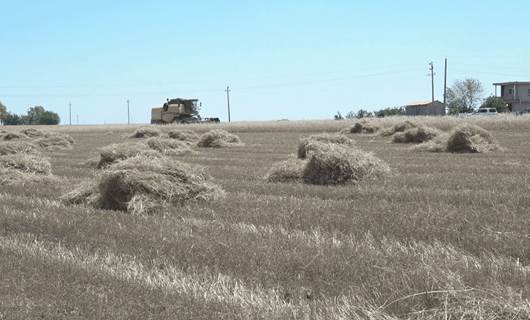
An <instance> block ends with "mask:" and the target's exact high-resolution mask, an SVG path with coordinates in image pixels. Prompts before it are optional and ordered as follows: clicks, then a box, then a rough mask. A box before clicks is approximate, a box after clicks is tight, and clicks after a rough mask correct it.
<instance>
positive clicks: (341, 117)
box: [334, 111, 344, 120]
mask: <svg viewBox="0 0 530 320" xmlns="http://www.w3.org/2000/svg"><path fill="white" fill-rule="evenodd" d="M334 117H335V120H343V119H344V117H343V116H342V114H341V113H340V111H337V114H336V115H335V116H334Z"/></svg>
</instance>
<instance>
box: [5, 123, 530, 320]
mask: <svg viewBox="0 0 530 320" xmlns="http://www.w3.org/2000/svg"><path fill="white" fill-rule="evenodd" d="M399 120H403V119H399V118H398V119H383V120H376V121H378V122H379V123H380V124H381V125H383V126H390V125H391V124H392V123H393V122H395V121H399ZM418 121H423V122H424V123H426V124H428V125H430V126H434V127H437V128H439V129H442V130H448V129H449V128H451V127H453V126H455V125H456V124H457V123H460V122H462V121H466V120H462V119H446V118H444V119H436V118H425V119H423V120H418ZM468 121H472V122H474V123H476V124H478V125H480V126H482V127H483V128H485V129H487V130H488V131H490V132H491V133H492V134H493V136H494V137H495V139H497V141H498V142H499V145H500V146H501V147H502V148H503V150H502V151H497V152H493V153H487V154H451V153H428V152H419V151H411V146H410V145H406V144H392V143H390V139H389V138H388V137H381V136H378V135H351V137H352V138H353V139H355V140H356V141H357V145H358V146H359V147H360V148H362V149H363V150H366V151H370V152H373V153H374V154H375V155H376V156H377V157H379V158H381V159H383V160H384V161H386V162H387V163H388V164H389V165H390V167H391V168H392V174H391V175H390V176H389V177H386V178H383V179H379V180H376V181H370V182H366V183H360V184H359V185H355V186H352V185H347V186H337V187H326V186H311V185H304V184H297V183H287V184H274V183H267V182H265V181H264V180H263V176H264V175H265V174H266V172H267V171H268V169H269V168H270V167H271V166H272V165H273V164H274V163H275V162H277V161H281V160H284V159H287V158H288V156H289V154H292V153H295V152H296V148H297V143H298V140H299V138H300V137H301V136H303V135H308V134H314V133H322V132H338V131H339V130H340V129H342V128H344V127H347V126H348V125H351V123H350V122H346V121H315V122H309V121H307V122H286V121H285V122H264V123H234V124H221V125H219V126H220V127H222V128H224V129H226V130H228V131H230V132H232V133H235V134H237V135H238V136H239V137H240V138H241V140H242V141H243V142H244V143H245V145H244V146H241V147H231V148H218V149H211V148H195V150H197V153H194V154H188V155H184V156H179V157H178V159H180V160H182V161H184V162H187V163H193V164H199V165H202V166H205V167H207V170H208V172H209V173H210V174H211V175H212V176H213V177H214V181H215V182H216V183H217V184H219V185H220V186H221V187H222V188H223V189H224V190H225V191H226V193H227V197H226V199H224V200H220V201H215V202H210V203H204V204H191V205H188V206H185V207H174V208H171V209H170V210H168V211H167V212H160V214H157V215H150V216H137V215H130V214H127V213H123V212H114V211H105V210H96V209H90V208H86V207H83V206H69V205H65V204H63V203H62V202H61V201H59V197H60V196H61V195H62V194H64V193H65V192H67V191H69V190H71V189H72V188H73V187H75V186H76V185H78V184H79V183H80V182H81V181H83V180H84V179H87V178H90V177H92V176H93V175H94V171H93V170H92V169H90V168H88V167H87V166H86V165H85V164H84V162H85V161H86V160H88V159H89V158H91V157H94V156H97V155H98V153H97V149H98V148H100V147H103V146H105V145H108V144H111V143H117V142H124V141H128V140H131V139H129V138H127V135H130V133H131V132H132V131H133V130H134V128H133V127H127V126H79V127H77V126H74V127H72V128H68V127H58V128H54V130H57V131H62V132H65V133H68V134H70V135H71V136H72V137H73V138H74V139H75V140H76V144H75V146H74V149H73V150H64V151H55V152H49V153H48V154H47V155H48V156H49V157H50V158H51V163H52V171H53V173H54V174H55V175H56V176H58V177H59V178H60V180H59V181H60V182H59V183H57V184H52V185H44V186H43V185H31V184H29V185H17V186H0V273H1V275H0V319H41V318H44V319H84V318H90V319H168V318H169V319H171V318H174V319H355V318H358V319H409V318H410V319H460V318H461V317H463V318H464V319H494V318H498V319H528V318H529V317H530V300H529V299H530V117H499V118H496V119H471V120H468ZM212 127H217V126H215V125H190V126H186V127H185V128H186V129H192V130H196V131H198V132H204V131H205V130H207V129H210V128H212ZM169 128H174V127H169V126H168V127H162V130H165V131H167V130H168V129H169ZM177 128H178V127H177ZM6 130H8V131H17V130H19V129H18V128H13V127H9V128H6ZM109 131H112V134H110V133H109ZM466 317H467V318H466ZM481 317H482V318H481Z"/></svg>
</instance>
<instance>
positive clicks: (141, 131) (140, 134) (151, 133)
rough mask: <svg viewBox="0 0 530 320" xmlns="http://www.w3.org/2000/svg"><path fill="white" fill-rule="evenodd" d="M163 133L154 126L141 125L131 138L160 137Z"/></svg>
mask: <svg viewBox="0 0 530 320" xmlns="http://www.w3.org/2000/svg"><path fill="white" fill-rule="evenodd" d="M160 135H161V132H160V130H158V129H157V128H154V127H141V128H138V129H136V130H135V131H134V133H133V134H132V136H131V138H149V137H159V136H160Z"/></svg>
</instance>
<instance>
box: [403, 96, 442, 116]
mask: <svg viewBox="0 0 530 320" xmlns="http://www.w3.org/2000/svg"><path fill="white" fill-rule="evenodd" d="M405 114H406V115H407V116H445V105H444V104H443V103H442V102H440V101H438V100H436V101H434V102H430V101H428V102H414V103H410V104H408V105H406V106H405Z"/></svg>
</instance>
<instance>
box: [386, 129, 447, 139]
mask: <svg viewBox="0 0 530 320" xmlns="http://www.w3.org/2000/svg"><path fill="white" fill-rule="evenodd" d="M440 134H441V131H440V130H438V129H436V128H431V127H425V126H419V127H416V128H410V129H406V130H405V131H404V132H396V133H394V135H393V136H392V142H394V143H423V142H426V141H429V140H432V139H434V138H435V137H437V136H439V135H440Z"/></svg>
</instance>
